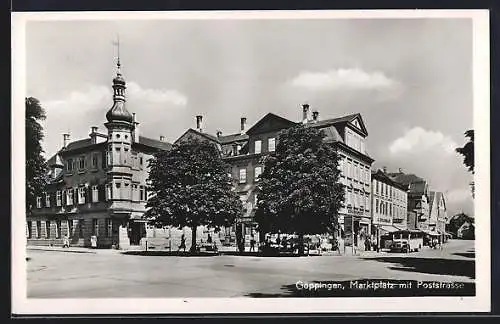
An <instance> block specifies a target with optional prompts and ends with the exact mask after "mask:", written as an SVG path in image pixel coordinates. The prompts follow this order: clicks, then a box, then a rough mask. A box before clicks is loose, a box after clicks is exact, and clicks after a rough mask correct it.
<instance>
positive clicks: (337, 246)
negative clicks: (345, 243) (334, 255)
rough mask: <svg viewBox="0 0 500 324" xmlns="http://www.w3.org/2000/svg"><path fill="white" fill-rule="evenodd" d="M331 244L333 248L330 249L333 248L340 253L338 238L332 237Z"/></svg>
mask: <svg viewBox="0 0 500 324" xmlns="http://www.w3.org/2000/svg"><path fill="white" fill-rule="evenodd" d="M332 245H333V246H332V247H333V249H332V250H333V251H337V252H338V253H339V254H341V253H340V243H339V240H338V239H337V238H334V239H333V244H332Z"/></svg>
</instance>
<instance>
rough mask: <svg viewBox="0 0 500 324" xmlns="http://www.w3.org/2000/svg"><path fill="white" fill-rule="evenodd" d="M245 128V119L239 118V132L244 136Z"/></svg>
mask: <svg viewBox="0 0 500 324" xmlns="http://www.w3.org/2000/svg"><path fill="white" fill-rule="evenodd" d="M246 126H247V118H246V117H241V119H240V130H241V134H242V135H243V134H245V132H246Z"/></svg>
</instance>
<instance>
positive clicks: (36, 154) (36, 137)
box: [25, 97, 47, 213]
mask: <svg viewBox="0 0 500 324" xmlns="http://www.w3.org/2000/svg"><path fill="white" fill-rule="evenodd" d="M25 106H26V115H25V118H26V120H25V122H26V125H25V126H26V212H27V213H31V210H32V209H33V208H34V206H36V197H37V196H41V195H42V192H43V191H44V189H45V185H46V172H47V163H46V161H45V158H44V157H43V152H44V151H43V149H42V145H41V142H42V140H43V137H44V134H43V127H42V125H41V124H40V121H42V120H44V119H45V111H44V109H43V108H42V106H41V104H40V101H38V99H36V98H33V97H29V98H25Z"/></svg>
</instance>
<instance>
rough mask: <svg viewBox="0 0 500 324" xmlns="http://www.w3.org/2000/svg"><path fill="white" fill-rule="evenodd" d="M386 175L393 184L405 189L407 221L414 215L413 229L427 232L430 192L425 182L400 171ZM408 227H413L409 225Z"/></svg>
mask: <svg viewBox="0 0 500 324" xmlns="http://www.w3.org/2000/svg"><path fill="white" fill-rule="evenodd" d="M388 175H389V177H390V178H391V179H392V180H393V181H394V182H396V183H399V184H400V185H402V186H403V187H404V188H406V191H407V193H408V216H409V218H408V219H413V217H412V216H411V215H414V218H415V219H416V221H415V223H416V224H415V227H416V228H415V229H418V230H423V231H428V230H429V198H430V191H429V185H428V183H427V181H426V180H424V179H422V178H420V177H418V176H416V175H414V174H405V173H404V172H403V171H402V170H399V172H395V173H388ZM409 223H411V222H409ZM407 224H408V222H407ZM410 227H413V226H412V225H411V224H410Z"/></svg>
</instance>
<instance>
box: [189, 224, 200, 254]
mask: <svg viewBox="0 0 500 324" xmlns="http://www.w3.org/2000/svg"><path fill="white" fill-rule="evenodd" d="M197 227H198V226H192V227H191V249H190V252H191V254H195V253H196V228H197Z"/></svg>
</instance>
